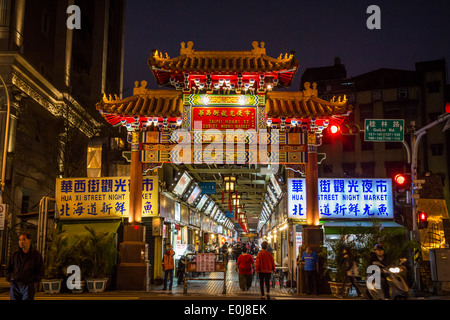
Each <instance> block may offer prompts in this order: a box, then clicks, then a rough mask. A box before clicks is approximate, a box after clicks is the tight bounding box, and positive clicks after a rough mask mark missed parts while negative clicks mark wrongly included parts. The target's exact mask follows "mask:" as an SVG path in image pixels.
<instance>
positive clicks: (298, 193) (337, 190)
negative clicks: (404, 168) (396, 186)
mask: <svg viewBox="0 0 450 320" xmlns="http://www.w3.org/2000/svg"><path fill="white" fill-rule="evenodd" d="M318 197H319V210H320V212H319V218H320V219H342V218H351V219H365V218H387V219H393V218H394V213H393V204H392V182H391V180H390V179H319V190H318ZM288 206H289V218H296V219H300V220H306V185H305V179H300V178H299V179H289V180H288Z"/></svg>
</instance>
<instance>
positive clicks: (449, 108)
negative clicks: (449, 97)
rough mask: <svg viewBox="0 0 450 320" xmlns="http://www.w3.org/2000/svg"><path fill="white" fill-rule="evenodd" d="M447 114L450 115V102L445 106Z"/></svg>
mask: <svg viewBox="0 0 450 320" xmlns="http://www.w3.org/2000/svg"><path fill="white" fill-rule="evenodd" d="M445 112H446V113H450V102H447V103H446V104H445Z"/></svg>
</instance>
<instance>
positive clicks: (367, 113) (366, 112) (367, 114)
mask: <svg viewBox="0 0 450 320" xmlns="http://www.w3.org/2000/svg"><path fill="white" fill-rule="evenodd" d="M366 119H373V106H372V104H366V105H360V106H359V120H360V121H361V122H362V123H364V120H366Z"/></svg>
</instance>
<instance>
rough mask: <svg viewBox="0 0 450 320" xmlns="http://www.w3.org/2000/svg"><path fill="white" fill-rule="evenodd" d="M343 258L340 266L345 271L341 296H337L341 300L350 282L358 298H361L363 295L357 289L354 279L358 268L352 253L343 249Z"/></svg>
mask: <svg viewBox="0 0 450 320" xmlns="http://www.w3.org/2000/svg"><path fill="white" fill-rule="evenodd" d="M342 254H343V258H342V265H343V267H344V270H345V275H344V279H343V281H342V289H341V294H340V295H339V296H340V298H343V297H344V295H345V287H346V285H347V282H349V281H350V283H351V284H352V285H353V286H354V287H355V289H356V293H357V294H358V297H360V298H363V297H364V295H363V294H362V292H361V290H360V289H359V287H358V285H357V283H356V280H355V277H356V276H358V268H357V265H356V259H355V256H354V255H353V253H352V252H351V251H350V249H349V248H344V249H343V250H342Z"/></svg>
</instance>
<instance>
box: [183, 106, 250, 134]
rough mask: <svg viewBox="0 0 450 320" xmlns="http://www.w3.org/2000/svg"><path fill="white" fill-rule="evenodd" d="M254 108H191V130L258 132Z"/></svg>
mask: <svg viewBox="0 0 450 320" xmlns="http://www.w3.org/2000/svg"><path fill="white" fill-rule="evenodd" d="M256 113H257V112H256V107H223V106H220V107H192V116H191V121H192V125H191V128H192V129H194V128H196V126H195V125H196V122H200V123H201V127H198V128H197V129H201V130H208V129H218V130H237V129H243V130H255V131H257V130H258V127H257V122H256V120H257V114H256Z"/></svg>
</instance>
